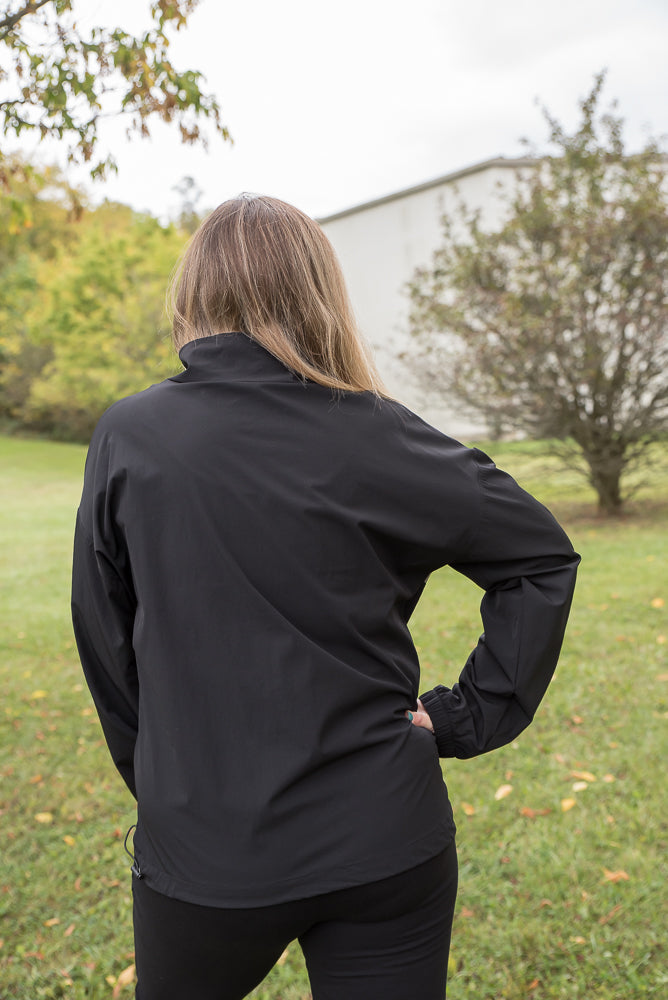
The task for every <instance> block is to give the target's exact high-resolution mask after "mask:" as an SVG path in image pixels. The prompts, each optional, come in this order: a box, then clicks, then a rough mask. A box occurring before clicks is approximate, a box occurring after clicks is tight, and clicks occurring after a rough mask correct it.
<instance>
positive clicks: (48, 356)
mask: <svg viewBox="0 0 668 1000" xmlns="http://www.w3.org/2000/svg"><path fill="white" fill-rule="evenodd" d="M1 206H2V200H0V213H1V211H2V208H1ZM31 215H32V225H31V226H30V228H29V229H28V230H26V231H24V230H23V229H21V230H20V231H19V232H18V233H17V234H15V235H14V236H10V237H9V238H8V240H7V241H5V243H4V244H3V241H2V239H0V255H3V252H4V256H0V261H2V260H4V267H3V266H1V265H0V278H1V279H2V293H1V296H0V359H1V360H2V368H1V370H0V413H2V414H3V415H4V417H5V419H9V420H11V421H13V422H14V423H15V424H18V426H19V427H23V428H26V429H30V430H33V431H35V432H39V433H46V434H50V435H52V436H56V437H61V438H65V439H70V440H80V441H85V440H87V439H88V438H89V436H90V433H91V431H92V429H93V427H94V426H95V423H96V422H97V420H98V419H99V417H100V415H101V414H102V412H103V411H104V410H105V409H106V408H107V407H108V406H110V405H111V403H113V402H114V401H115V400H116V399H118V398H119V397H121V396H124V395H128V394H130V393H132V392H137V391H139V390H141V389H143V388H145V387H146V386H147V385H150V384H151V383H153V382H156V381H159V380H160V379H161V378H164V377H165V376H166V375H168V374H170V373H171V372H172V371H175V370H177V368H178V361H177V359H176V358H175V356H174V354H173V351H172V348H171V346H170V343H169V340H168V336H167V324H166V321H165V317H164V296H165V289H166V287H167V283H168V280H169V275H170V272H171V270H172V268H173V266H174V264H175V261H176V259H177V257H178V255H179V254H180V252H181V250H182V249H183V245H184V241H185V235H184V234H183V233H181V232H180V231H178V230H176V229H175V228H174V227H173V226H166V227H165V226H161V225H160V223H159V222H158V221H157V220H156V219H154V218H152V217H150V216H144V215H140V214H137V213H135V212H133V211H132V210H131V209H129V208H128V207H126V206H123V205H114V204H109V203H106V204H104V205H103V206H102V207H101V208H98V209H96V210H94V211H90V210H89V211H87V212H85V213H83V214H81V215H79V216H78V217H76V216H75V217H73V216H72V214H71V212H69V211H68V209H67V208H66V206H65V205H64V204H63V203H62V202H58V201H53V200H50V199H45V198H35V199H34V200H33V202H32V205H31Z"/></svg>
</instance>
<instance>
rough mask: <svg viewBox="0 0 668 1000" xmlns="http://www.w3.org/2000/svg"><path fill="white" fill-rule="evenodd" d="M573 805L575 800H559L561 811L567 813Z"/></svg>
mask: <svg viewBox="0 0 668 1000" xmlns="http://www.w3.org/2000/svg"><path fill="white" fill-rule="evenodd" d="M574 805H575V799H562V800H561V811H562V812H568V810H569V809H572V808H573V806H574Z"/></svg>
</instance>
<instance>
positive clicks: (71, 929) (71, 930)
mask: <svg viewBox="0 0 668 1000" xmlns="http://www.w3.org/2000/svg"><path fill="white" fill-rule="evenodd" d="M75 927H76V924H70V926H69V927H68V928H67V929H66V930H64V931H63V937H71V936H72V934H73V933H74V928H75Z"/></svg>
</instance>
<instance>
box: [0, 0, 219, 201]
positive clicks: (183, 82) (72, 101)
mask: <svg viewBox="0 0 668 1000" xmlns="http://www.w3.org/2000/svg"><path fill="white" fill-rule="evenodd" d="M198 3H199V0H155V2H153V3H152V4H151V7H150V18H151V26H150V27H149V28H148V29H147V30H146V31H145V32H144V33H143V34H141V35H138V36H134V35H132V34H130V33H129V32H127V31H125V30H123V29H122V28H120V27H119V28H102V27H92V28H90V29H88V30H87V31H86V32H85V33H83V32H82V30H81V29H80V28H79V26H78V23H77V20H76V18H75V16H74V13H73V3H72V0H11V2H6V3H5V6H4V7H2V8H0V52H1V51H2V47H4V49H5V52H6V58H5V60H4V67H2V68H0V83H2V84H4V87H3V89H4V91H5V92H6V93H7V94H8V96H7V97H6V98H5V99H3V100H2V101H0V131H1V132H2V134H3V135H5V136H11V135H14V136H21V135H24V134H28V135H31V136H36V137H37V138H38V139H45V138H48V137H50V138H54V139H58V140H62V141H65V142H66V143H68V156H69V159H70V161H75V162H84V163H88V164H90V171H91V175H92V176H93V177H102V176H104V175H105V174H106V173H107V172H108V171H109V170H110V169H115V166H116V164H115V161H114V158H113V156H111V155H107V156H100V155H99V153H98V150H97V143H98V128H99V123H100V120H101V118H102V116H108V115H110V114H121V115H124V116H125V117H126V120H127V123H128V129H127V131H128V135H131V134H136V135H140V136H144V137H146V136H148V135H150V125H151V121H152V120H155V119H156V118H157V119H159V120H162V121H164V122H168V123H175V124H176V125H177V126H178V129H179V132H180V135H181V140H182V141H183V142H185V143H195V142H203V143H205V144H206V136H205V135H204V133H203V132H202V130H201V124H200V123H201V122H202V121H203V120H204V121H208V122H210V123H211V124H212V126H213V128H214V130H215V131H216V132H217V133H218V134H219V135H220V136H221V137H222V138H223V139H226V140H229V138H230V136H229V133H228V131H227V128H226V127H225V126H224V125H223V124H222V122H221V118H220V107H219V105H218V102H217V100H216V99H215V97H213V96H212V95H210V94H206V93H204V92H203V91H202V89H201V83H202V75H201V73H198V72H196V71H194V70H186V71H180V70H177V69H176V67H175V66H174V65H173V64H172V62H171V60H170V58H169V45H170V39H169V31H170V30H175V31H179V30H181V29H182V28H184V27H185V26H186V24H187V20H188V17H189V16H190V15H191V14H192V12H193V11H194V10H195V8H196V7H197V5H198ZM10 170H11V164H9V163H8V162H7V161H4V162H3V159H2V153H1V151H0V187H1V186H2V185H3V183H6V181H7V178H8V176H9V174H10Z"/></svg>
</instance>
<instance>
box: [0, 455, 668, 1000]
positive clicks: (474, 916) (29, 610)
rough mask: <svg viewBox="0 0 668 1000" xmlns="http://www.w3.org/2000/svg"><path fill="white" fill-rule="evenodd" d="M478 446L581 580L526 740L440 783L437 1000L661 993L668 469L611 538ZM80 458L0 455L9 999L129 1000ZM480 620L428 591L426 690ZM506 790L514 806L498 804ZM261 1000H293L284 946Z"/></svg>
mask: <svg viewBox="0 0 668 1000" xmlns="http://www.w3.org/2000/svg"><path fill="white" fill-rule="evenodd" d="M488 450H489V451H491V453H492V454H493V455H494V457H495V458H496V460H497V461H498V464H499V465H501V466H503V467H505V468H507V469H508V470H509V471H511V472H513V473H514V474H515V475H516V476H517V478H518V479H519V480H520V481H521V482H522V483H523V484H524V485H526V486H527V487H528V488H529V489H531V490H532V491H534V492H536V493H537V495H538V496H539V497H540V499H542V500H543V501H544V502H546V503H547V504H548V505H549V506H551V507H552V509H553V510H554V511H555V513H556V514H557V516H559V517H560V519H561V520H562V522H563V523H564V525H565V527H566V528H567V530H569V532H570V534H571V537H572V538H573V541H574V544H575V546H576V548H577V549H578V550H579V551H580V552H581V553H582V555H583V563H582V567H581V571H580V579H579V584H578V590H577V593H576V601H575V605H574V609H573V614H572V618H571V625H570V627H569V632H568V636H567V641H566V644H565V648H564V652H563V656H562V660H561V664H560V667H559V670H558V672H557V676H556V678H555V680H554V683H553V685H552V686H551V688H550V691H549V693H548V696H547V698H546V701H545V703H544V705H543V706H542V707H541V709H540V711H539V713H538V716H537V718H536V720H535V722H534V725H533V726H532V727H531V728H530V729H529V730H528V731H527V732H526V733H525V734H523V735H522V736H521V737H520V738H519V739H518V741H517V742H516V743H515V744H513V745H512V746H509V747H507V748H505V749H503V750H501V751H497V752H496V753H494V754H490V755H488V756H486V757H483V758H479V759H476V760H472V761H449V762H447V763H445V765H444V770H445V774H446V780H447V782H448V786H449V788H450V792H451V795H452V798H453V801H454V804H455V814H456V819H457V823H458V827H459V852H460V864H461V883H460V893H459V901H458V907H457V915H456V921H455V929H454V938H453V948H452V959H451V985H450V991H449V995H450V996H451V997H452V1000H501V998H503V1000H520V998H529V1000H548V998H549V1000H557V998H558V1000H573V998H586V1000H636V998H638V1000H640V998H645V997H656V998H659V997H663V996H666V995H668V961H667V957H666V942H667V941H668V901H667V896H666V888H665V887H666V881H667V877H668V870H667V865H666V859H667V858H668V793H667V791H666V759H667V757H668V753H667V751H668V735H667V733H668V664H667V663H666V654H667V652H668V611H667V608H668V603H666V604H664V601H666V602H668V570H667V568H666V567H667V565H668V559H667V555H668V552H667V549H668V532H667V530H666V529H667V526H668V517H667V515H668V476H667V475H666V471H665V463H664V466H663V472H661V473H659V472H656V471H653V473H652V476H651V477H647V479H648V481H647V482H646V483H645V484H644V485H643V486H642V487H641V488H640V489H639V492H638V494H637V497H636V499H635V501H634V504H633V506H632V507H630V508H629V513H628V515H627V516H626V517H625V518H623V519H618V520H615V521H611V522H605V521H600V520H599V519H597V517H596V516H595V511H594V508H593V500H592V496H591V493H590V491H588V490H587V489H586V488H585V487H583V485H582V484H581V483H580V481H579V480H578V479H577V478H576V477H574V476H573V475H571V474H567V475H564V474H561V473H559V472H558V470H556V469H555V467H554V465H553V463H552V462H550V461H547V460H544V459H542V458H541V457H540V454H539V452H538V450H537V449H536V448H535V446H530V447H528V448H527V447H525V446H521V445H499V446H497V445H492V446H489V447H488ZM662 456H663V457H664V458H665V451H664V452H662V454H661V455H660V454H659V453H657V458H659V457H662ZM83 461H84V449H83V448H81V447H80V446H77V445H64V444H55V443H49V442H43V441H36V440H21V439H11V438H2V439H0V468H1V470H2V472H1V476H0V482H1V484H2V497H3V503H2V507H3V510H2V513H3V518H2V538H1V547H0V553H1V557H0V558H1V559H2V572H1V581H0V585H1V587H2V601H1V610H0V615H1V616H2V619H1V621H2V630H1V636H0V640H1V644H2V659H1V662H0V679H1V690H2V707H1V708H0V723H1V725H2V729H3V732H2V740H1V744H0V745H1V747H2V757H1V759H0V776H1V778H2V783H1V785H0V815H1V817H2V827H1V829H2V869H1V874H0V913H1V915H2V923H1V928H2V929H1V930H0V935H1V937H2V940H1V943H0V998H1V1000H9V998H13V997H17V998H21V1000H39V998H56V997H70V998H84V997H85V998H90V1000H101V998H112V997H114V996H118V997H120V998H123V997H130V996H132V992H133V987H132V985H131V983H129V982H128V983H126V982H125V980H130V979H131V970H130V971H128V970H129V969H130V966H131V965H132V928H131V914H130V884H129V878H130V876H129V870H128V862H127V859H126V858H125V855H124V853H123V841H122V837H123V835H124V833H125V830H126V829H127V827H128V826H129V825H130V824H131V822H132V821H133V810H132V802H131V800H130V798H129V795H128V794H127V793H126V791H125V787H124V785H123V784H122V782H121V780H120V778H118V777H117V776H116V774H115V772H114V770H113V768H112V766H111V764H110V762H109V760H108V757H107V752H106V748H105V747H104V746H103V743H102V740H101V733H100V728H99V725H98V723H97V719H96V716H95V714H94V712H93V709H92V707H91V702H90V699H89V696H88V694H87V691H86V689H85V687H84V685H83V683H82V677H81V675H80V669H79V666H78V661H77V658H76V652H75V649H74V643H73V638H72V634H71V630H70V624H69V568H70V550H71V535H72V527H73V521H74V512H75V508H76V504H77V501H78V495H79V491H80V483H81V476H82V471H83ZM478 602H479V592H478V591H477V590H476V589H475V588H474V587H473V586H472V585H471V584H470V583H468V581H466V580H464V579H463V578H461V577H458V576H457V575H456V574H454V573H452V572H451V571H449V570H444V571H442V572H440V573H438V574H435V575H434V577H433V578H432V579H431V581H430V583H429V585H428V588H427V590H426V592H425V595H424V597H423V600H422V601H421V603H420V605H419V607H418V609H417V611H416V613H415V616H414V620H413V622H412V625H413V633H414V635H415V638H416V642H417V644H418V646H419V648H420V653H421V659H422V664H423V674H424V685H423V686H424V687H427V686H430V685H431V684H433V683H437V682H441V683H446V684H447V683H452V682H453V681H454V680H455V679H456V677H457V674H458V672H459V668H460V665H461V663H462V662H463V660H464V659H465V656H466V655H467V653H468V651H469V648H470V646H471V645H472V643H473V642H474V641H475V639H476V638H477V635H478V631H479V620H478V613H477V605H478ZM502 786H509V788H510V790H509V791H508V790H507V789H506V791H507V794H506V795H505V796H503V797H499V798H497V797H496V795H497V794H498V790H499V789H500V788H501V787H502ZM124 970H125V975H123V973H124ZM119 977H120V978H119ZM255 996H256V997H257V1000H306V998H307V997H308V996H309V993H308V985H307V981H306V978H305V975H304V971H303V964H302V961H301V956H300V953H299V949H298V947H297V946H296V945H292V946H291V948H290V949H289V951H288V954H287V956H285V958H284V961H283V964H282V965H280V966H278V967H277V968H276V969H275V970H274V971H273V972H272V973H271V975H270V977H269V978H268V979H267V981H266V982H265V983H264V984H263V985H262V986H261V987H260V988H258V990H257V991H256V993H255ZM415 1000H419V998H415Z"/></svg>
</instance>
